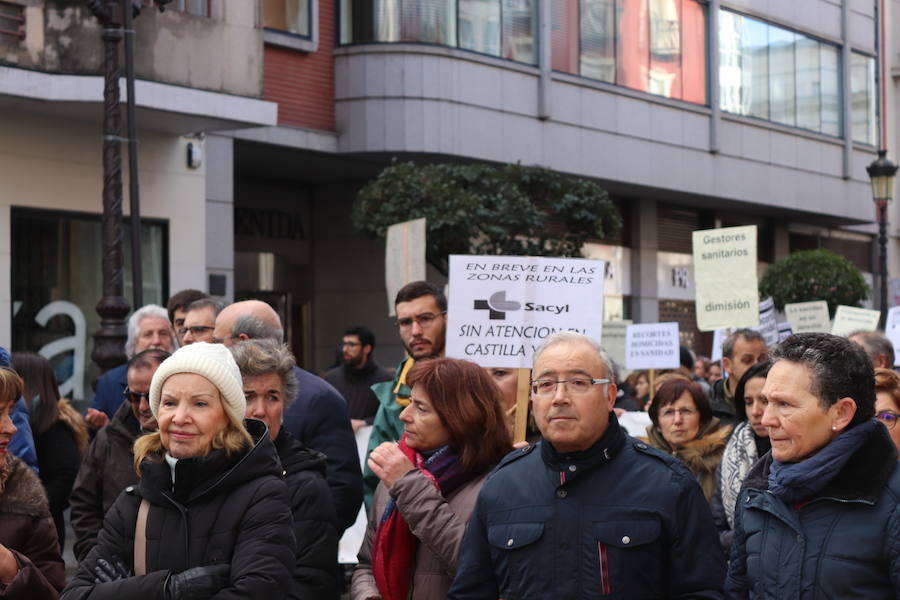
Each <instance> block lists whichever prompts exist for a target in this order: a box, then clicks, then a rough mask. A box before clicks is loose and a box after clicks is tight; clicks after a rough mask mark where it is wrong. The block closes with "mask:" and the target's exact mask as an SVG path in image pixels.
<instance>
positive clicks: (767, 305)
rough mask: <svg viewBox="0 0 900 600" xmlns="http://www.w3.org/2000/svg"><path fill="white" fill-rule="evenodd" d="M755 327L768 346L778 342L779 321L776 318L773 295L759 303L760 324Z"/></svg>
mask: <svg viewBox="0 0 900 600" xmlns="http://www.w3.org/2000/svg"><path fill="white" fill-rule="evenodd" d="M753 329H755V330H756V331H758V332H759V333H760V334H762V336H763V339H764V340H765V341H766V346H773V345H775V344H777V343H778V321H777V320H776V319H775V301H774V300H772V298H771V296H770V297H768V298H766V299H765V300H763V301H762V302H760V303H759V325H757V326H756V327H754V328H753Z"/></svg>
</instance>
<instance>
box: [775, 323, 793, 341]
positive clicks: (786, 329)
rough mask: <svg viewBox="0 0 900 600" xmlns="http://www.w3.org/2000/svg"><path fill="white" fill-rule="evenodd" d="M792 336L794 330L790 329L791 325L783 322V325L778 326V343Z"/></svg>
mask: <svg viewBox="0 0 900 600" xmlns="http://www.w3.org/2000/svg"><path fill="white" fill-rule="evenodd" d="M792 335H794V330H793V329H792V328H791V324H790V323H788V322H787V321H785V322H784V323H779V324H778V341H779V342H782V341H784V340H786V339H787V338H789V337H791V336H792Z"/></svg>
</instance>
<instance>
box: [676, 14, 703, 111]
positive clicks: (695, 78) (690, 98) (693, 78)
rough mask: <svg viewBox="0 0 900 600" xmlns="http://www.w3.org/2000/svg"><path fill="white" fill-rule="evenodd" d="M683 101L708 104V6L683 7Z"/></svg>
mask: <svg viewBox="0 0 900 600" xmlns="http://www.w3.org/2000/svg"><path fill="white" fill-rule="evenodd" d="M681 76H682V78H683V81H682V85H681V99H682V100H685V101H686V102H693V103H695V104H706V6H704V5H703V4H700V3H699V2H693V0H685V2H683V3H682V5H681Z"/></svg>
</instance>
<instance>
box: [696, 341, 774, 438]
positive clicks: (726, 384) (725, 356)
mask: <svg viewBox="0 0 900 600" xmlns="http://www.w3.org/2000/svg"><path fill="white" fill-rule="evenodd" d="M768 355H769V351H768V349H767V348H766V340H765V338H763V336H762V334H761V333H759V332H758V331H754V330H753V329H738V330H737V331H735V332H734V333H732V334H731V335H729V336H728V337H727V338H725V342H724V343H723V344H722V366H723V367H724V369H725V372H726V373H727V374H728V379H719V380H718V381H716V382H715V383H713V385H712V393H711V395H710V396H711V397H710V404H712V409H713V416H714V417H718V419H719V421H720V422H721V423H722V425H736V424H737V422H738V418H737V413H736V412H735V407H734V391H735V388H737V384H738V381H740V380H741V377H742V376H743V375H744V373H746V372H747V369H749V368H750V367H752V366H753V365H755V364H756V363H760V362H762V361H764V360H766V357H767V356H768Z"/></svg>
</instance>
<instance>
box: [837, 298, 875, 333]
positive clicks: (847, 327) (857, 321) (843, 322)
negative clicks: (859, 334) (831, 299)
mask: <svg viewBox="0 0 900 600" xmlns="http://www.w3.org/2000/svg"><path fill="white" fill-rule="evenodd" d="M880 318H881V313H880V312H879V311H877V310H869V309H867V308H857V307H855V306H844V305H843V304H841V305H840V306H838V307H837V312H835V313H834V324H833V325H832V326H831V333H832V334H833V335H849V334H851V333H853V332H854V331H875V330H876V329H878V320H879V319H880Z"/></svg>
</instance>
